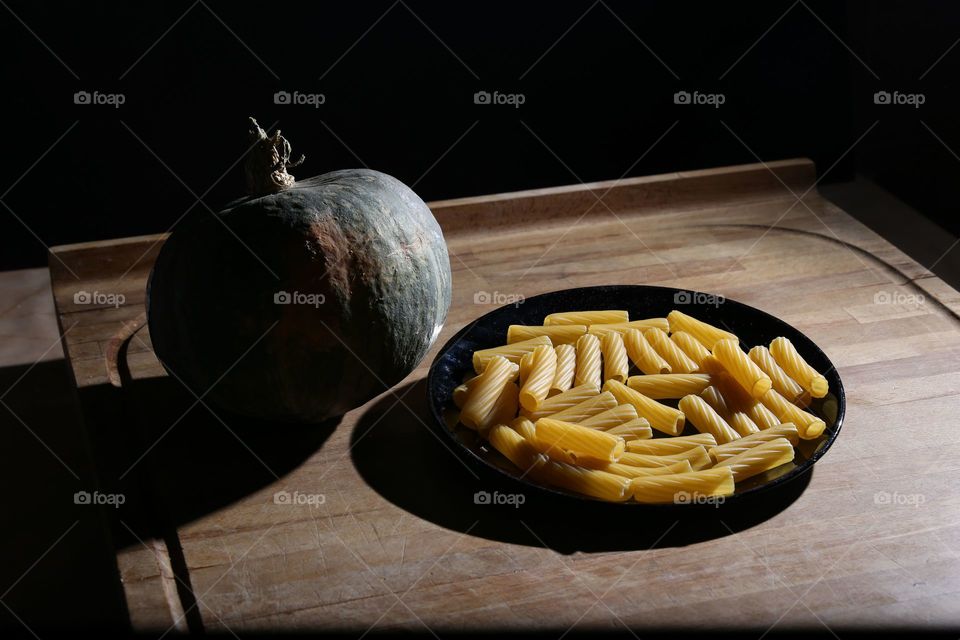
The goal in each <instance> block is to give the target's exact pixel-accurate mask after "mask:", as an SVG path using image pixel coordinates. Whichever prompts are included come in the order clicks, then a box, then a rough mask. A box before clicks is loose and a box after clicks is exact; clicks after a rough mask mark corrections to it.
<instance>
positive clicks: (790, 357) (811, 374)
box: [770, 338, 830, 398]
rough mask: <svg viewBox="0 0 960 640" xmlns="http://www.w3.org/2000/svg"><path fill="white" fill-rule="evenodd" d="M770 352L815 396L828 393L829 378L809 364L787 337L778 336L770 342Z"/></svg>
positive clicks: (790, 374)
mask: <svg viewBox="0 0 960 640" xmlns="http://www.w3.org/2000/svg"><path fill="white" fill-rule="evenodd" d="M770 353H771V354H772V355H773V357H774V359H775V360H776V361H777V364H779V365H780V366H781V367H782V368H783V370H784V371H785V372H786V373H787V375H788V376H790V377H791V378H793V379H794V380H795V381H796V382H798V383H799V384H800V386H801V387H803V388H804V389H805V390H806V391H807V392H808V393H809V394H810V395H811V396H813V397H814V398H822V397H824V396H825V395H827V392H828V391H829V390H830V387H829V385H828V383H827V379H826V378H824V377H823V376H822V375H820V374H819V373H818V372H817V370H816V369H814V368H813V367H811V366H810V365H809V364H807V361H806V360H804V359H803V356H801V355H800V353H799V352H797V349H796V347H794V346H793V343H792V342H790V340H788V339H787V338H776V339H775V340H774V341H773V342H771V343H770Z"/></svg>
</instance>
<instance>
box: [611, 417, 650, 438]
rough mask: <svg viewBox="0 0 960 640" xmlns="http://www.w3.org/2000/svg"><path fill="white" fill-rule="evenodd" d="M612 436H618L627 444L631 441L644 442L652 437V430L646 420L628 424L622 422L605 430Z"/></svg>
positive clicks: (641, 419)
mask: <svg viewBox="0 0 960 640" xmlns="http://www.w3.org/2000/svg"><path fill="white" fill-rule="evenodd" d="M606 431H607V433H609V434H610V435H612V436H620V437H621V438H623V439H624V440H626V441H627V442H630V441H632V440H646V439H647V438H652V437H653V428H652V427H651V426H650V423H649V422H647V420H646V418H637V419H636V420H631V421H630V422H624V423H623V424H621V425H618V426H616V427H611V428H609V429H607V430H606Z"/></svg>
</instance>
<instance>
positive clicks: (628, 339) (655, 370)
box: [623, 329, 673, 375]
mask: <svg viewBox="0 0 960 640" xmlns="http://www.w3.org/2000/svg"><path fill="white" fill-rule="evenodd" d="M623 344H624V346H625V347H626V348H627V355H628V356H630V360H632V361H633V364H635V365H637V369H640V371H642V372H644V373H646V374H648V375H655V374H660V373H670V372H671V371H673V369H672V368H671V367H670V364H669V363H668V362H667V361H666V360H664V359H663V357H662V356H661V355H660V354H659V353H657V352H656V350H655V349H654V348H653V347H651V346H650V343H649V342H647V341H646V339H645V338H644V337H643V334H642V333H640V331H639V330H638V329H628V330H627V331H624V332H623Z"/></svg>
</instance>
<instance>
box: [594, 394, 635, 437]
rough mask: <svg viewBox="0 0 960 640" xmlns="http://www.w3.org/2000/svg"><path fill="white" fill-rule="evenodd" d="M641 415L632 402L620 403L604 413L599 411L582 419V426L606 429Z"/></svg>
mask: <svg viewBox="0 0 960 640" xmlns="http://www.w3.org/2000/svg"><path fill="white" fill-rule="evenodd" d="M611 395H612V394H611ZM639 417H640V416H639V415H638V414H637V409H636V408H635V407H634V406H633V405H632V404H618V405H617V406H615V407H613V408H612V409H607V410H606V411H604V412H603V413H598V414H597V415H595V416H592V417H590V418H586V419H585V420H580V426H583V427H590V428H591V429H600V430H601V431H606V430H607V429H611V428H613V427H618V426H620V425H621V424H624V423H626V422H630V421H631V420H636V419H637V418H639Z"/></svg>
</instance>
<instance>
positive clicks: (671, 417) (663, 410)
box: [603, 380, 683, 436]
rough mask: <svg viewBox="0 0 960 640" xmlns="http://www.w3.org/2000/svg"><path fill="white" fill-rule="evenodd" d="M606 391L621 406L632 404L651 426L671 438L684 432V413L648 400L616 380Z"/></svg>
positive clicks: (608, 381) (612, 381)
mask: <svg viewBox="0 0 960 640" xmlns="http://www.w3.org/2000/svg"><path fill="white" fill-rule="evenodd" d="M603 390H604V391H609V392H610V393H612V394H613V396H614V397H615V398H616V399H617V401H618V402H620V403H621V404H632V405H633V407H634V409H636V410H637V414H639V415H640V417H641V418H646V419H647V420H648V421H649V422H650V426H651V427H653V428H654V429H656V430H657V431H662V432H663V433H666V434H667V435H670V436H677V435H680V432H681V431H683V413H682V412H680V411H678V410H677V409H674V408H673V407H668V406H667V405H665V404H660V403H659V402H657V401H656V400H653V399H651V398H648V397H647V396H645V395H643V394H642V393H640V392H639V391H634V390H633V389H631V388H630V387H628V386H626V385H625V384H623V383H621V382H617V381H616V380H607V381H606V382H605V383H604V385H603Z"/></svg>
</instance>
